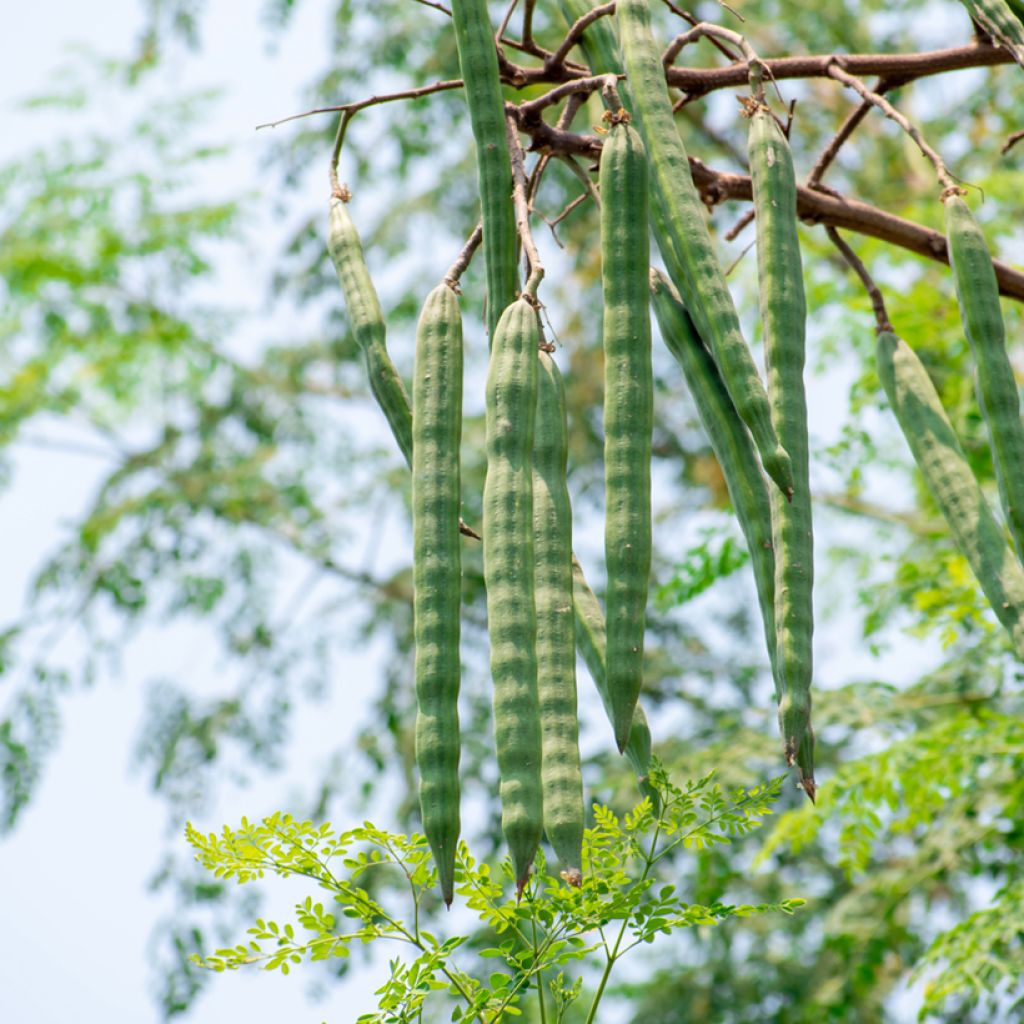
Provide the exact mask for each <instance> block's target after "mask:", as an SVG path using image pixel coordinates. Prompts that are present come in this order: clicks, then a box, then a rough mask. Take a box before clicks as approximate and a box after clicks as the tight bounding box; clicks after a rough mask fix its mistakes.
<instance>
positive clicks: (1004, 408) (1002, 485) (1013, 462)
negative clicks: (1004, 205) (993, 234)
mask: <svg viewBox="0 0 1024 1024" xmlns="http://www.w3.org/2000/svg"><path fill="white" fill-rule="evenodd" d="M945 207H946V235H947V239H948V242H949V262H950V264H951V265H952V267H953V276H954V278H955V280H956V294H957V299H958V301H959V304H960V317H961V319H962V320H963V324H964V329H965V331H966V332H967V340H968V341H969V342H970V344H971V352H972V353H973V354H974V363H975V366H976V368H977V383H978V404H979V405H980V406H981V413H982V416H983V417H984V418H985V424H986V426H987V427H988V434H989V439H990V441H991V444H992V461H993V463H994V464H995V470H996V480H997V482H998V484H999V497H1000V498H1001V499H1002V505H1003V511H1004V512H1005V514H1006V522H1007V525H1008V526H1009V528H1010V534H1011V536H1012V537H1013V542H1014V545H1015V546H1016V548H1017V555H1018V557H1020V558H1024V427H1022V426H1021V422H1020V396H1019V393H1018V391H1017V381H1016V378H1015V377H1014V373H1013V367H1012V366H1011V365H1010V360H1009V358H1008V357H1007V355H1006V328H1005V326H1004V324H1003V313H1002V310H1001V309H1000V306H999V286H998V284H997V283H996V275H995V270H994V269H993V267H992V256H991V255H990V253H989V251H988V246H987V245H986V244H985V236H984V235H983V234H982V233H981V228H980V227H978V224H977V222H976V221H975V219H974V215H973V214H972V213H971V209H970V207H969V206H968V205H967V203H965V202H964V200H963V198H962V197H961V196H959V195H949V196H948V197H947V198H946V200H945Z"/></svg>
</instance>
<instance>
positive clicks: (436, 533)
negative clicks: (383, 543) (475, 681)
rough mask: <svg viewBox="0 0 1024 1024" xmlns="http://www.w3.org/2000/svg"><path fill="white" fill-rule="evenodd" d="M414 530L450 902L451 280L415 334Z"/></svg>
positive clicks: (455, 457) (426, 789) (421, 695)
mask: <svg viewBox="0 0 1024 1024" xmlns="http://www.w3.org/2000/svg"><path fill="white" fill-rule="evenodd" d="M412 402H413V406H412V424H413V452H412V536H413V582H414V586H415V596H414V622H415V630H416V766H417V768H418V769H419V774H420V810H421V812H422V814H423V831H424V832H425V833H426V836H427V840H428V842H429V843H430V849H431V851H432V852H433V854H434V863H435V864H436V865H437V873H438V880H439V882H440V885H441V894H442V896H443V897H444V901H445V903H446V904H447V905H448V906H451V903H452V893H453V889H454V885H455V849H456V845H457V844H458V841H459V827H460V822H459V710H458V704H459V681H460V668H461V666H460V662H459V598H460V594H461V589H462V562H461V557H462V556H461V550H460V540H459V442H460V440H461V438H462V317H461V314H460V313H459V301H458V299H457V297H456V295H455V292H454V291H452V289H451V288H449V287H448V286H447V285H445V284H441V285H438V286H437V287H436V288H435V289H434V290H433V291H432V292H431V293H430V295H428V296H427V301H426V303H425V304H424V306H423V312H422V313H421V314H420V321H419V326H418V327H417V330H416V366H415V371H414V374H413V389H412Z"/></svg>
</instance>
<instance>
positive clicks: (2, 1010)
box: [0, 0, 929, 1024]
mask: <svg viewBox="0 0 1024 1024" xmlns="http://www.w3.org/2000/svg"><path fill="white" fill-rule="evenodd" d="M140 6H141V5H140V4H139V2H138V0H103V2H101V3H98V4H82V3H72V2H71V0H58V2H56V3H36V4H34V5H19V7H18V12H17V13H13V11H8V12H7V13H6V16H5V27H4V31H3V33H2V34H0V125H3V130H2V131H0V162H3V161H6V160H7V159H10V158H11V157H13V156H16V155H17V154H18V153H20V152H23V151H24V150H25V149H26V148H28V147H29V146H31V145H33V144H37V143H40V142H42V141H44V139H45V138H46V137H47V134H46V133H52V132H55V131H57V132H59V131H60V125H59V124H55V123H54V121H53V120H52V119H49V120H48V117H49V115H45V114H44V115H39V114H35V115H30V116H29V117H25V116H24V115H20V114H17V115H16V114H14V113H13V111H12V108H11V104H12V102H13V101H14V100H15V99H17V98H19V97H23V96H26V95H29V94H32V93H35V92H39V91H42V90H45V89H46V88H47V74H48V72H50V71H52V69H53V68H55V67H56V66H57V65H58V64H59V63H60V62H61V61H62V58H63V56H64V52H65V49H66V47H67V45H68V44H72V43H85V44H87V45H88V46H89V47H90V48H91V49H93V50H95V51H97V52H99V53H102V54H110V55H113V56H122V55H123V54H124V53H125V52H126V51H127V50H128V49H129V47H130V46H131V44H132V42H133V41H134V39H135V37H136V33H137V32H138V30H139V26H140V24H141V15H140ZM261 6H262V4H260V3H252V2H250V3H240V2H237V0H236V2H234V3H232V2H229V0H220V2H211V3H209V4H208V13H207V14H206V16H205V17H204V18H203V21H202V26H203V28H202V32H203V46H202V49H201V51H200V52H199V54H198V55H197V56H196V57H195V58H194V59H193V60H192V61H191V62H190V63H189V64H188V67H187V69H184V70H181V71H179V72H177V73H176V77H175V78H174V79H172V81H173V83H174V84H176V85H178V86H180V88H181V89H182V90H183V91H187V90H190V89H193V88H198V87H204V86H213V87H220V88H222V89H223V90H224V96H223V98H222V99H221V100H220V101H219V102H218V103H217V105H216V106H215V108H214V119H213V121H212V122H211V123H210V124H209V126H208V128H207V129H206V130H205V131H204V136H207V137H209V136H216V137H219V138H220V139H222V140H223V141H224V142H225V143H227V144H230V145H232V146H233V147H235V149H234V153H233V156H232V157H231V159H230V161H228V162H227V163H226V164H225V165H223V166H221V167H219V168H218V169H217V170H212V171H211V172H210V175H211V176H210V179H209V181H208V182H204V187H205V185H206V184H208V185H209V194H211V195H216V196H219V195H223V194H224V192H225V190H226V189H227V187H228V186H229V185H230V184H232V183H233V184H234V185H235V186H236V187H237V188H238V190H239V191H240V192H250V191H251V192H256V193H259V191H260V189H261V187H262V185H263V184H264V181H265V177H266V176H265V174H264V173H262V172H261V164H262V162H263V158H264V156H265V154H266V151H267V148H268V145H269V143H270V141H271V139H270V136H269V135H267V134H266V133H256V132H254V131H253V126H254V125H255V124H257V123H259V122H263V121H267V120H270V119H272V118H275V117H279V116H282V115H285V114H288V113H291V112H294V111H297V110H301V109H303V107H304V106H305V100H304V97H303V90H304V88H305V87H306V86H307V85H308V83H309V80H310V78H311V76H312V75H313V74H314V73H316V72H317V71H319V70H321V69H322V68H324V67H325V66H326V63H327V58H328V54H327V42H328V39H329V32H328V31H327V17H328V12H329V10H330V9H331V7H332V4H331V3H330V2H329V0H316V2H315V0H305V2H303V3H301V4H300V5H299V14H298V16H297V19H296V22H295V24H293V25H292V27H291V29H290V30H289V31H288V32H287V34H286V35H285V36H284V37H283V38H282V39H280V40H279V41H278V43H277V46H276V48H275V50H274V51H273V52H269V51H268V46H267V43H268V34H267V31H266V29H265V28H264V26H263V25H262V24H261V21H260V18H259V15H258V10H259V8H260V7H261ZM239 12H242V13H241V14H239ZM286 130H288V129H287V128H283V129H280V131H286ZM325 167H326V154H325V159H324V160H323V161H322V162H321V164H318V166H317V167H316V168H314V169H312V171H311V177H310V190H311V191H310V193H309V194H310V196H311V197H313V198H312V199H311V202H318V201H321V200H322V199H324V198H325V196H326V187H325V180H324V179H325V175H324V168H325ZM265 208H266V210H267V213H268V225H267V227H268V237H269V238H278V239H280V238H281V237H283V235H282V233H281V231H282V225H281V224H280V223H278V222H274V220H273V217H274V213H273V197H270V196H268V197H267V202H266V204H265ZM275 232H276V234H275ZM748 240H749V239H748ZM275 251H276V245H275V244H273V242H268V243H267V245H266V246H265V247H264V250H263V256H264V259H265V265H264V266H258V267H246V268H244V272H243V271H242V270H240V268H239V267H237V266H234V267H230V268H228V267H225V268H223V269H224V274H223V275H222V276H221V277H220V279H219V280H220V281H221V282H222V284H223V289H224V290H223V293H222V294H221V295H220V297H221V298H223V300H224V301H225V303H227V304H230V305H236V306H239V307H242V308H246V309H249V310H261V309H263V308H264V298H263V295H262V293H261V290H262V288H263V286H264V284H265V282H266V280H267V275H268V273H269V272H270V270H271V267H270V260H271V259H272V257H273V254H274V252H275ZM810 326H811V333H812V337H811V338H810V339H809V341H810V343H811V344H812V345H813V331H814V324H813V322H812V324H811V325H810ZM864 329H865V330H867V329H870V327H869V324H868V323H867V321H865V324H864ZM266 333H267V335H269V334H271V333H273V331H272V328H271V327H270V325H267V331H266ZM845 383H846V381H845V380H844V379H842V374H833V375H832V376H831V377H830V378H829V380H828V381H827V382H819V383H818V385H817V386H816V389H815V392H814V394H813V397H812V402H813V405H812V432H813V434H814V436H815V440H816V442H817V445H818V446H820V445H821V444H822V443H823V442H824V441H825V440H826V439H828V438H830V437H832V436H834V434H835V431H836V428H837V427H838V426H839V424H840V422H841V418H842V415H843V413H844V410H845ZM382 429H383V428H382ZM36 433H40V431H36ZM54 433H55V434H56V435H58V436H67V434H66V433H65V434H63V435H60V433H59V431H58V430H56V428H55V430H54ZM104 468H105V467H104V465H103V464H102V463H99V462H97V461H96V460H89V459H86V458H82V457H78V456H72V455H66V454H62V453H59V452H53V451H41V450H40V449H37V448H32V449H27V448H22V449H21V455H20V457H19V459H18V461H17V476H16V482H15V485H14V487H12V488H11V489H10V490H8V491H6V492H2V493H0V538H5V539H6V540H5V542H4V544H3V550H2V560H3V567H4V571H3V573H2V575H0V622H6V621H9V619H10V618H11V617H13V616H14V615H16V614H17V613H18V611H19V610H20V608H21V605H22V599H23V595H24V588H25V586H26V584H27V582H28V580H29V578H30V574H31V572H32V571H33V569H35V568H36V567H37V565H38V563H39V560H40V558H41V557H42V556H43V554H44V553H46V552H47V551H49V550H50V549H51V548H52V547H53V545H54V544H55V542H56V541H57V539H58V538H59V535H60V533H59V531H60V528H61V523H62V521H63V520H64V519H65V518H66V517H68V516H69V515H72V514H74V513H75V511H76V510H78V509H79V508H81V507H82V505H83V503H84V502H85V501H86V500H87V499H88V498H89V496H90V494H91V491H92V488H93V487H94V485H95V483H96V481H97V480H98V479H99V474H100V473H101V472H102V471H103V469H104ZM829 529H830V534H829V536H830V539H833V540H835V539H837V538H838V537H840V536H842V537H843V538H844V539H847V540H851V542H852V538H853V537H856V536H858V535H859V536H860V537H862V538H866V537H868V536H869V534H868V533H865V532H862V531H861V530H860V528H859V527H858V526H857V525H855V524H852V523H851V521H850V520H842V519H841V518H836V517H834V516H833V517H831V524H830V527H829ZM824 532H825V531H824V530H822V531H821V533H822V534H823V533H824ZM11 538H16V543H11V542H10V539H11ZM822 546H823V545H822ZM822 568H823V567H821V566H819V571H821V569H822ZM752 592H753V588H752V587H751V593H752ZM850 621H851V625H852V621H853V620H852V619H851V620H850ZM819 639H820V641H821V643H819V650H818V652H817V654H818V659H819V666H820V669H819V678H821V679H822V680H826V679H827V680H830V681H831V682H832V683H833V684H834V683H836V682H839V681H845V680H847V679H849V678H850V676H851V675H852V674H854V673H855V672H856V671H858V670H864V671H866V672H869V673H870V672H872V671H879V666H877V665H869V664H868V663H867V662H866V661H865V659H864V656H863V653H862V652H861V651H860V650H859V648H858V647H857V646H855V641H856V639H857V636H856V630H855V628H853V629H849V630H844V629H841V628H837V625H836V622H835V621H834V620H833V621H832V622H831V623H830V624H829V629H828V630H827V632H826V631H825V630H822V631H821V632H820V633H819ZM195 643H196V640H195V637H194V636H190V637H188V638H186V642H183V638H182V635H181V634H180V633H176V634H174V635H167V634H155V633H154V632H153V631H150V632H148V633H147V634H145V635H144V637H143V638H142V640H141V641H140V642H138V643H135V644H133V645H132V646H131V647H130V648H129V650H128V652H127V655H126V657H125V661H124V666H123V671H122V672H121V674H120V678H119V679H117V680H114V681H110V680H104V681H103V682H101V684H100V685H98V686H97V687H95V688H94V689H93V690H91V691H88V692H84V693H77V694H75V695H73V696H71V697H69V698H66V699H64V700H63V701H62V713H63V721H64V726H63V734H62V738H61V741H60V747H59V750H58V752H57V754H56V755H55V756H53V757H52V758H51V760H50V762H49V765H48V768H47V770H46V775H45V777H44V780H43V783H42V785H41V786H40V788H39V789H38V791H37V793H36V795H35V797H34V798H33V800H32V802H31V804H30V806H29V807H28V809H27V810H26V811H25V812H24V813H23V816H22V819H21V822H20V824H19V826H18V828H17V829H16V830H15V832H14V833H13V836H12V837H10V838H8V839H7V840H6V841H5V842H0V936H2V937H0V964H2V967H0V1021H3V1022H4V1024H68V1022H71V1021H74V1022H80V1024H92V1022H94V1021H95V1022H101V1021H102V1022H122V1021H124V1022H131V1024H136V1022H146V1021H156V1020H158V1014H157V1011H156V1009H155V1006H154V1003H153V999H152V995H151V992H150V990H149V986H150V984H151V983H152V981H153V976H152V971H151V969H150V966H149V963H150V960H149V956H148V952H147V942H148V939H149V935H150V930H151V927H152V924H153V922H154V921H155V920H156V918H157V917H159V916H160V915H161V914H162V913H164V912H165V911H166V909H167V904H166V902H165V901H163V900H156V899H154V898H153V897H152V896H151V895H149V894H148V893H147V891H146V886H147V881H148V878H149V876H150V875H151V873H152V872H153V870H154V868H155V866H156V860H155V858H156V855H157V851H158V849H159V847H160V845H161V844H162V842H163V840H164V828H165V825H166V821H165V810H164V807H163V805H162V804H160V803H158V802H157V801H155V800H153V799H152V797H151V796H150V795H149V792H148V785H147V781H146V779H144V778H142V777H140V776H138V775H137V774H136V775H133V774H132V773H131V772H130V770H129V769H130V763H129V761H130V752H131V750H132V748H133V746H134V743H135V739H136V734H137V729H138V724H139V721H140V716H141V712H142V704H143V699H142V698H143V689H142V687H141V685H139V684H140V683H141V681H142V680H144V679H146V678H148V677H149V676H151V675H152V674H154V672H155V671H164V672H167V673H169V674H172V675H173V674H181V675H183V676H187V677H188V678H189V679H193V680H194V681H198V682H200V683H201V682H202V678H203V675H204V673H205V674H207V675H208V674H209V673H211V672H215V671H216V657H215V652H214V648H213V644H212V643H210V642H209V641H208V640H206V641H200V642H199V643H200V645H199V646H193V645H194V644H195ZM203 644H206V645H208V649H204V646H203ZM895 653H896V652H893V654H895ZM928 653H929V652H928V651H923V650H922V648H921V645H914V646H913V647H911V648H908V649H904V650H903V651H902V652H900V656H899V657H898V658H894V657H893V655H892V654H891V655H890V658H889V660H888V663H887V665H886V672H887V674H888V675H889V677H890V678H891V677H892V675H893V673H894V670H902V672H901V674H906V673H907V672H908V671H912V670H913V668H914V667H916V669H917V671H920V666H921V662H922V660H923V656H926V655H927V654H928ZM908 661H913V662H914V666H908V665H907V662H908ZM375 671H376V670H375V667H374V663H373V661H372V659H370V658H368V657H363V658H361V659H353V660H352V662H351V663H348V664H346V665H345V666H339V674H340V675H341V676H342V677H343V678H344V679H345V682H346V684H347V689H346V692H345V694H344V698H345V704H346V706H347V709H348V711H347V713H346V711H345V710H343V709H338V708H337V707H336V708H335V712H337V711H338V710H341V713H340V714H338V713H335V714H334V715H333V718H332V719H331V720H332V736H331V740H332V742H333V743H337V741H338V739H339V736H338V729H337V727H336V724H337V723H342V722H349V723H350V726H351V725H354V722H353V716H352V713H351V708H352V707H354V706H356V705H355V703H354V698H355V700H358V694H353V691H352V688H351V685H350V682H351V681H352V680H355V679H358V677H359V676H360V675H362V676H364V677H366V678H367V679H371V680H372V679H373V678H374V674H375ZM5 696H6V694H5V692H4V690H3V688H2V685H0V702H2V700H3V698H4V697H5ZM295 714H296V724H295V726H294V727H293V730H292V731H293V733H294V734H295V735H296V740H297V743H296V746H300V745H303V744H304V743H305V742H306V741H307V740H308V741H309V745H310V746H311V748H312V749H313V750H317V749H320V750H323V749H325V744H324V743H323V741H322V740H321V741H320V742H319V744H318V743H316V742H314V738H315V737H317V736H320V737H322V734H323V722H324V721H325V717H324V716H326V715H329V714H331V711H330V706H329V705H321V706H318V707H315V708H309V707H306V708H305V709H303V708H302V707H300V708H298V709H297V711H296V713H295ZM313 756H315V755H313ZM293 778H294V775H293ZM283 786H284V783H283V782H280V781H279V782H277V783H276V784H275V788H274V789H273V791H271V792H268V791H267V790H266V789H260V790H259V791H258V792H257V791H253V790H250V791H248V792H247V793H238V794H236V795H235V796H234V797H232V799H231V801H230V802H229V803H227V804H222V805H221V806H219V807H218V808H217V809H216V812H215V813H214V814H212V815H211V816H210V819H209V820H207V821H204V822H202V824H203V825H204V826H206V827H207V828H215V827H217V825H218V824H219V823H220V822H222V821H235V820H237V818H238V816H239V815H241V814H243V813H244V814H248V815H249V816H250V817H257V816H259V815H260V814H263V813H267V812H269V811H270V810H273V809H276V808H277V807H278V806H281V807H284V806H286V801H287V790H285V789H283V788H279V787H283ZM275 801H277V803H275ZM380 823H381V824H387V822H386V821H381V822H380ZM115 827H116V829H117V832H116V852H111V850H110V849H108V848H107V845H106V844H108V843H112V842H114V841H115V833H113V832H112V831H111V830H112V829H114V828H115ZM303 895H305V891H304V890H303V891H300V890H299V888H296V887H295V886H288V887H285V888H284V889H282V890H281V893H280V896H279V898H278V897H277V896H275V900H274V904H273V906H272V907H268V915H269V914H272V913H274V912H275V911H276V912H278V913H280V914H281V915H283V916H288V915H287V911H288V908H289V907H290V904H291V902H292V899H293V898H294V899H298V898H301V896H303ZM240 938H241V936H239V939H240ZM302 973H303V972H301V971H299V972H298V974H297V975H293V976H291V977H288V978H285V977H282V976H280V975H278V974H273V975H271V974H267V973H263V972H259V971H250V972H238V973H233V974H229V975H219V976H217V977H216V979H215V980H214V983H213V984H212V985H211V986H210V987H209V989H208V991H207V992H206V993H205V994H203V995H202V996H201V997H200V998H199V1000H198V1002H197V1004H196V1008H195V1010H194V1011H193V1013H192V1014H191V1015H189V1016H188V1017H187V1018H184V1019H185V1020H187V1021H188V1022H189V1024H213V1022H214V1021H216V1022H218V1024H221V1022H225V1021H235V1020H242V1019H244V1020H247V1021H253V1022H262V1021H270V1020H281V1021H288V1022H290V1024H291V1022H307V1021H308V1022H313V1024H316V1022H319V1021H321V1020H324V1019H326V1020H328V1021H330V1022H331V1024H343V1022H346V1021H349V1020H352V1019H354V1018H355V1016H357V1015H358V1013H359V1012H362V1011H364V1010H367V1009H369V1008H371V1007H372V1006H373V1005H374V1004H373V1001H372V995H371V993H372V989H373V988H374V987H375V985H376V984H378V983H379V980H378V979H377V977H376V975H374V976H370V975H369V974H368V973H366V972H358V973H359V977H358V978H357V980H356V981H355V982H352V983H348V984H346V985H345V986H339V987H337V988H336V989H335V990H334V991H333V992H332V994H331V996H330V997H329V999H328V1000H326V1001H325V1002H324V1003H322V1004H320V1005H318V1006H312V1005H310V1004H308V1003H307V1002H306V1000H305V997H304V993H305V989H306V982H305V980H304V979H303V977H302ZM911 1017H912V1014H909V1011H908V1018H907V1019H911Z"/></svg>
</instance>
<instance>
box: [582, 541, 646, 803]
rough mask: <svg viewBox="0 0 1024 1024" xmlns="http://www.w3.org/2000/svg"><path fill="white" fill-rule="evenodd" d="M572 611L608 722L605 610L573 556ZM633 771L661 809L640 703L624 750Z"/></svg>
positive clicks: (641, 785)
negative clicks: (650, 778) (650, 779)
mask: <svg viewBox="0 0 1024 1024" xmlns="http://www.w3.org/2000/svg"><path fill="white" fill-rule="evenodd" d="M572 583H573V611H574V612H575V614H576V646H577V648H578V650H579V652H580V655H581V656H582V657H583V662H584V664H585V665H586V666H587V670H588V671H589V672H590V677H591V679H593V680H594V686H596V687H597V692H598V695H599V696H600V698H601V703H602V704H604V709H605V713H606V714H607V715H608V719H609V721H610V720H611V717H612V703H611V698H610V696H609V693H608V681H607V678H606V676H605V672H604V657H605V649H606V647H607V635H606V632H605V620H604V611H603V610H602V608H601V602H600V601H598V599H597V595H596V594H595V593H594V592H593V590H591V589H590V584H589V583H587V578H586V576H585V575H584V574H583V566H581V565H580V563H579V559H577V558H576V556H575V555H573V556H572ZM623 753H624V754H625V755H626V758H627V759H628V761H629V763H630V765H631V766H632V768H633V771H635V772H636V774H637V781H638V784H639V786H640V792H641V793H642V794H643V795H644V796H646V797H650V799H651V803H652V805H653V807H654V808H655V810H657V808H658V806H659V798H658V791H657V790H656V789H655V788H654V787H653V786H652V785H651V784H650V783H649V782H648V781H647V773H648V772H649V771H650V770H651V729H650V726H649V725H648V724H647V716H646V715H645V714H644V709H643V707H641V705H640V703H639V702H637V705H636V708H635V709H634V710H633V721H632V724H631V725H630V728H629V738H628V739H627V740H626V749H625V750H624V751H623Z"/></svg>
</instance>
